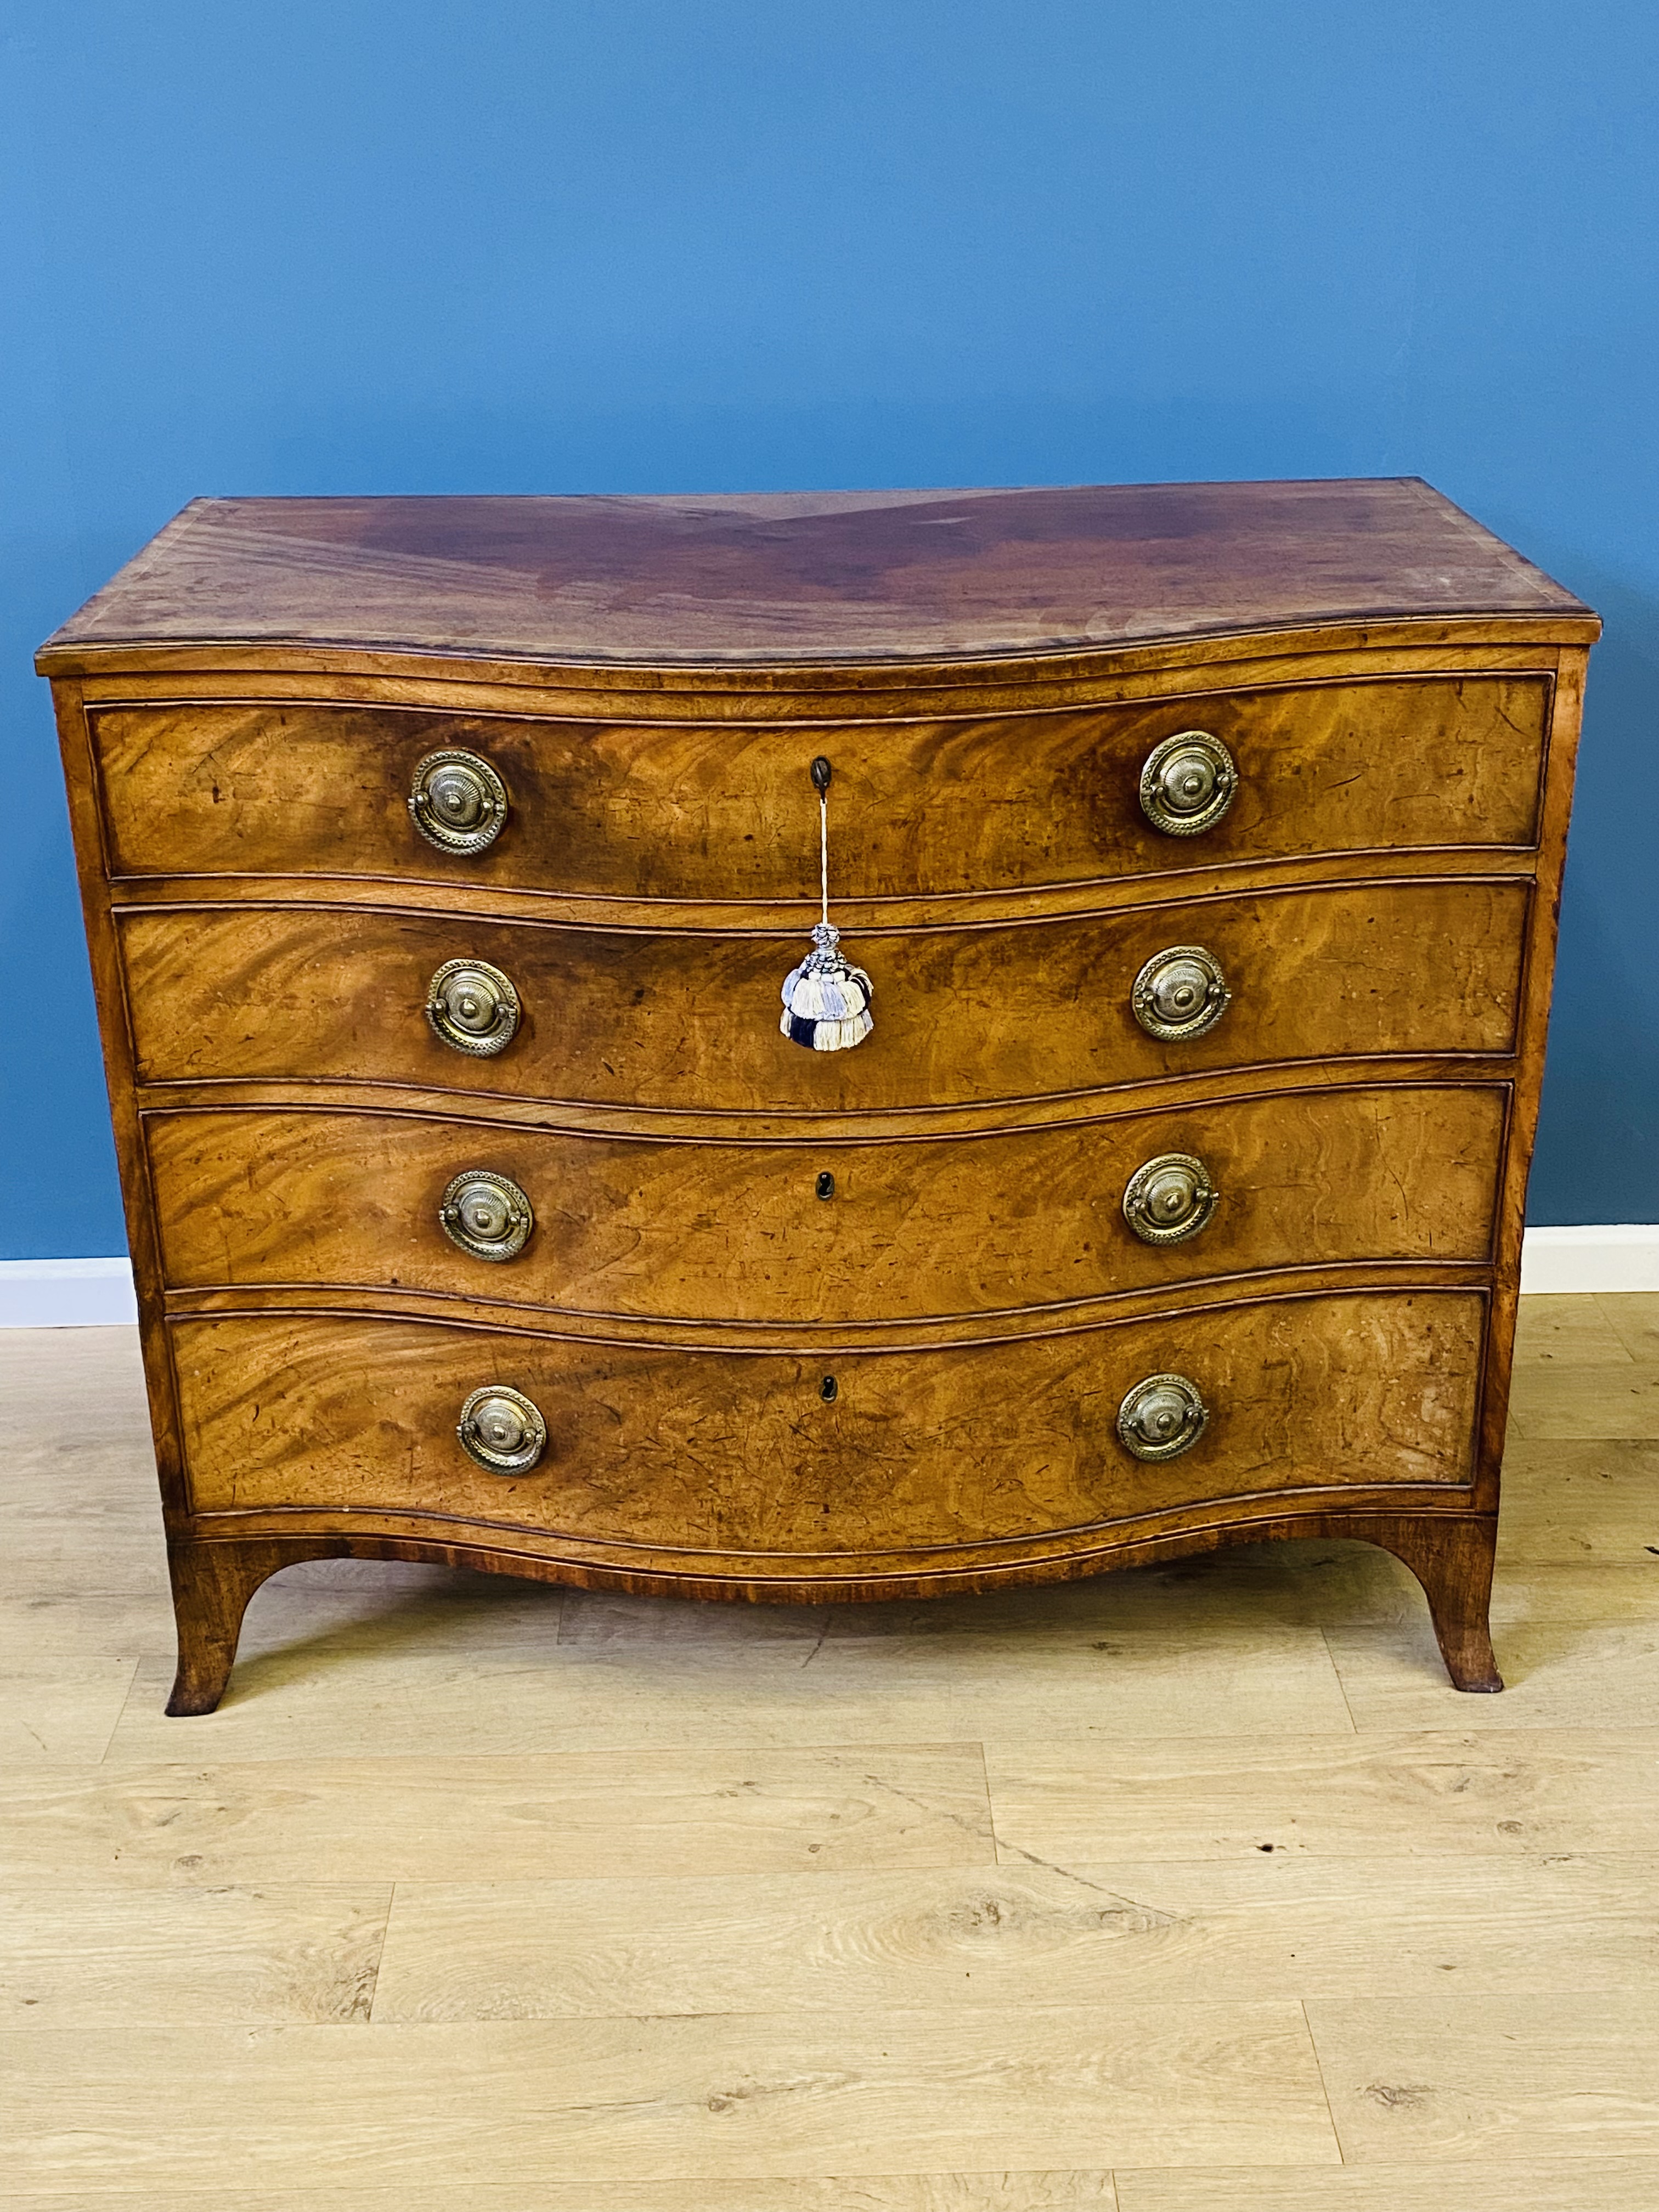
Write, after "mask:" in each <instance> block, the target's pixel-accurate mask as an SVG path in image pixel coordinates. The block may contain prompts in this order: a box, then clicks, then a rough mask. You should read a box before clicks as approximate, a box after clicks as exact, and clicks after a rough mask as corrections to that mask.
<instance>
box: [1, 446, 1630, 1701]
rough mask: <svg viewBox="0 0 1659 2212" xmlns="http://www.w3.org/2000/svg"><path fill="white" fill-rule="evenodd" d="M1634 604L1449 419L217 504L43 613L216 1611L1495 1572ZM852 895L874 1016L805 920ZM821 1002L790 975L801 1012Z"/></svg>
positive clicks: (176, 1536) (227, 1620) (1452, 1597)
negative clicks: (1253, 478) (1186, 1574)
mask: <svg viewBox="0 0 1659 2212" xmlns="http://www.w3.org/2000/svg"><path fill="white" fill-rule="evenodd" d="M1595 635H1597V624H1596V621H1595V617H1594V616H1593V615H1592V614H1591V613H1590V612H1589V610H1588V609H1587V608H1585V607H1584V606H1583V605H1581V604H1580V603H1579V602H1578V601H1577V599H1573V598H1572V597H1571V595H1570V594H1569V593H1567V592H1565V591H1563V590H1562V589H1560V588H1559V586H1556V585H1554V584H1553V583H1552V582H1551V581H1550V580H1548V579H1547V577H1545V576H1543V575H1542V574H1540V572H1539V571H1538V570H1537V569H1535V568H1533V567H1532V566H1530V565H1529V564H1528V562H1526V561H1524V560H1522V558H1521V557H1520V556H1519V555H1517V554H1516V553H1514V552H1512V551H1510V550H1509V549H1508V548H1507V547H1506V546H1504V545H1503V544H1500V543H1499V541H1498V540H1497V539H1496V538H1492V537H1491V536H1490V535H1489V534H1488V533H1487V532H1486V531H1484V530H1482V529H1481V528H1480V526H1478V525H1476V524H1475V523H1474V522H1473V521H1471V520H1469V519H1468V517H1467V516H1466V515H1464V514H1462V513H1461V512H1460V511H1459V510H1458V509H1456V508H1455V507H1452V506H1451V505H1450V504H1449V502H1447V501H1444V500H1443V499H1442V498H1441V497H1439V495H1437V494H1436V493H1434V492H1432V491H1431V490H1430V489H1428V487H1427V486H1426V485H1425V484H1423V483H1419V482H1417V481H1415V480H1401V481H1389V482H1356V483H1279V484H1220V485H1176V486H1164V487H1152V488H1148V487H1139V488H1135V487H1130V488H1085V489H1065V490H1036V491H996V492H981V491H975V492H911V493H887V494H867V495H866V494H857V495H854V494H845V495H836V494H826V495H800V496H793V497H755V498H729V499H725V498H697V499H691V498H687V499H591V498H590V499H531V498H526V499H483V498H481V499H386V500H374V499H363V500H356V499H351V500H347V499H342V500H225V501H197V502H195V503H194V504H193V505H191V507H187V508H186V509H185V512H184V513H182V514H181V515H179V517H178V518H177V519H176V520H174V521H173V522H172V523H171V524H169V525H168V526H167V528H166V529H165V530H164V531H163V532H161V535H160V537H158V538H156V539H155V542H154V543H153V544H151V545H150V546H149V547H148V548H147V549H146V550H145V551H144V552H143V553H142V554H140V555H139V556H138V557H137V559H136V560H135V561H134V562H132V563H131V565H130V566H129V567H128V568H125V569H124V570H123V571H122V573H121V574H119V575H118V577H117V578H116V579H115V580H114V582H113V583H112V584H111V585H110V586H108V587H107V588H106V590H105V591H103V592H100V593H99V594H98V596H97V597H96V598H94V599H92V600H91V601H90V602H89V603H88V605H87V606H86V607H85V608H84V609H82V611H81V613H80V614H79V615H77V616H76V617H75V619H74V620H73V621H72V622H70V623H69V624H68V625H67V626H66V627H65V628H64V629H62V630H60V631H59V632H58V635H56V636H55V637H54V638H52V640H51V641H50V642H49V643H48V644H47V645H46V647H43V649H42V651H41V653H40V664H39V665H40V668H41V670H42V671H43V672H44V673H45V674H46V675H48V676H49V677H50V678H52V687H53V690H54V693H55V696H56V703H57V711H58V724H59V728H60V732H61V736H62V741H63V749H64V763H65V771H66V775H67V778H68V785H69V793H70V805H71V810H72V814H73V818H74V825H75V835H76V847H77V851H78V855H79V864H80V869H81V877H82V888H83V893H84V898H85V905H86V914H87V922H88V934H89V938H90V942H91V949H92V957H93V965H94V976H95V981H96V985H97V992H98V1000H99V1009H100V1019H101V1023H102V1029H103V1038H104V1048H105V1054H106V1063H107V1068H108V1073H109V1082H110V1091H111V1097H112V1106H113V1110H114V1116H115V1126H116V1133H117V1138H118V1149H119V1154H120V1160H121V1168H122V1178H123V1185H124V1189H125V1204H126V1211H127V1220H128V1227H129V1233H130V1237H131V1251H132V1255H133V1263H134V1268H135V1273H136V1275H137V1285H138V1291H139V1301H140V1311H141V1316H142V1321H143V1344H144V1355H145V1359H146V1363H147V1370H148V1376H149V1395H150V1404H151V1410H152V1418H153V1422H154V1427H155V1446H156V1456H157V1462H158V1465H159V1469H160V1475H161V1493H162V1499H163V1505H164V1510H165V1515H166V1521H167V1538H168V1545H169V1552H170V1556H171V1560H172V1569H173V1589H174V1595H175V1600H176V1607H177V1613H178V1621H179V1679H178V1681H177V1684H176V1686H175V1687H174V1691H173V1701H172V1704H171V1705H170V1707H169V1710H170V1711H174V1712H200V1711H208V1710H210V1709H211V1707H212V1706H213V1705H214V1704H215V1703H216V1700H217V1699H218V1698H219V1696H220V1694H221V1692H222V1689H223V1687H224V1684H225V1681H226V1680H227V1678H228V1673H229V1669H230V1666H231V1662H232V1659H233V1656H234V1650H235V1643H236V1637H237V1632H238V1629H239V1626H240V1619H241V1614H242V1612H243V1609H244V1608H245V1607H246V1601H247V1599H248V1596H249V1595H250V1594H251V1593H252V1590H253V1589H255V1588H256V1587H257V1586H258V1583H259V1582H260V1581H261V1580H262V1579H263V1578H264V1577H265V1576H267V1575H269V1574H270V1573H272V1572H273V1571H276V1569H278V1568H280V1567H282V1566H283V1565H287V1564H289V1563H290V1562H292V1561H295V1560H300V1559H314V1558H319V1557H324V1556H329V1555H336V1554H342V1553H351V1554H357V1555H372V1556H380V1557H394V1558H398V1559H444V1560H451V1561H455V1562H459V1563H465V1564H466V1565H472V1566H477V1567H486V1568H492V1569H495V1570H498V1571H504V1572H510V1573H516V1574H525V1575H532V1576H540V1577H546V1578H549V1579H552V1580H558V1581H565V1582H571V1583H584V1584H589V1585H600V1586H611V1587H615V1588H619V1589H629V1590H636V1591H653V1592H666V1593H678V1594H681V1595H686V1596H691V1597H702V1598H726V1599H757V1598H788V1599H802V1598H836V1599H866V1598H874V1597H881V1596H889V1595H896V1596H915V1595H927V1594H930V1593H933V1592H938V1591H950V1590H978V1589H988V1588H990V1587H992V1586H993V1585H994V1584H996V1583H1000V1582H1008V1581H1024V1582H1036V1581H1043V1580H1049V1579H1055V1578H1059V1577H1069V1576H1076V1575H1083V1574H1091V1573H1095V1572H1097V1571H1100V1570H1102V1569H1103V1568H1106V1567H1110V1566H1115V1565H1121V1564H1126V1563H1133V1562H1139V1561H1146V1560H1151V1559H1161V1558H1167V1557H1169V1556H1170V1555H1172V1554H1174V1553H1181V1552H1185V1551H1192V1550H1197V1549H1204V1548H1208V1547H1213V1546H1215V1545H1217V1544H1219V1543H1222V1542H1225V1541H1236V1540H1240V1539H1255V1538H1261V1537H1266V1536H1273V1535H1298V1534H1299V1535H1307V1534H1316V1535H1321V1536H1353V1537H1362V1538H1367V1539H1369V1540H1370V1541H1373V1542H1375V1543H1378V1544H1382V1545H1384V1546H1386V1547H1389V1549H1390V1550H1392V1551H1394V1552H1395V1553H1398V1554H1399V1555H1400V1556H1401V1558H1402V1559H1405V1560H1407V1562H1408V1563H1409V1565H1411V1566H1412V1568H1413V1570H1414V1571H1415V1572H1416V1574H1417V1575H1418V1577H1419V1580H1420V1581H1421V1582H1422V1583H1423V1584H1424V1587H1425V1590H1426V1592H1427V1594H1428V1598H1429V1602H1430V1606H1431V1610H1432V1613H1433V1615H1434V1620H1435V1625H1436V1627H1437V1631H1438V1633H1439V1638H1440V1643H1441V1648H1442V1650H1443V1653H1444V1655H1445V1658H1446V1662H1447V1665H1448V1667H1449V1669H1450V1672H1451V1674H1452V1677H1453V1679H1454V1680H1455V1681H1456V1682H1457V1683H1458V1685H1459V1686H1460V1687H1462V1688H1466V1689H1496V1688H1497V1687H1498V1686H1499V1685H1498V1675H1497V1673H1496V1671H1495V1669H1494V1667H1493V1663H1492V1650H1491V1645H1490V1643H1489V1641H1488V1638H1487V1629H1486V1603H1487V1595H1488V1590H1489V1587H1490V1581H1491V1574H1492V1544H1493V1538H1494V1532H1495V1528H1496V1522H1497V1511H1498V1474H1499V1462H1500V1457H1501V1451H1502V1442H1503V1435H1504V1414H1505V1406H1506V1400H1507V1395H1508V1388H1509V1375H1510V1346H1511V1339H1512V1334H1513V1328H1514V1322H1515V1311H1516V1286H1517V1277H1518V1271H1519V1258H1520V1243H1521V1230H1522V1204H1523V1198H1524V1193H1525V1187H1526V1179H1527V1169H1528V1158H1529V1154H1530V1150H1531V1146H1532V1140H1533V1132H1534V1123H1535V1120H1536V1115H1537V1106H1538V1092H1539V1082H1540V1075H1541V1064H1542V1058H1543V1049H1544V1034H1545V1025H1546V1020H1547V1012H1548V1002H1549V990H1550V972H1551V963H1552V958H1553V947H1554V935H1555V913H1556V903H1557V894H1558V889H1559V878H1560V873H1561V867H1562V861H1563V855H1564V850H1565V839H1566V827H1567V814H1568V808H1569V803H1570V798H1571V777H1572V762H1573V751H1574V746H1575V743H1576V740H1577V729H1578V711H1579V700H1580V695H1581V691H1582V687H1583V671H1584V663H1585V659H1586V657H1587V653H1588V649H1589V645H1590V644H1591V642H1592V641H1593V640H1594V639H1595ZM819 759H823V760H826V761H828V762H829V764H830V771H831V775H832V782H831V787H830V802H829V824H830V834H829V898H830V902H831V910H832V913H833V917H834V920H835V921H836V924H837V926H838V927H839V928H840V929H841V931H842V934H843V937H844V939H845V944H846V953H847V957H849V958H850V959H851V960H853V961H855V962H856V963H858V965H859V966H860V967H861V968H862V969H865V970H866V971H867V973H868V975H869V976H870V978H871V979H872V991H873V1003H872V1013H873V1017H874V1029H873V1031H872V1034H871V1035H870V1036H867V1037H866V1038H865V1039H864V1040H863V1042H860V1043H859V1044H858V1045H857V1046H856V1048H853V1049H845V1050H836V1051H823V1050H802V1049H801V1048H799V1044H798V1043H797V1042H794V1041H793V1040H792V1038H791V1037H790V1036H788V1035H787V1034H784V1033H782V1032H781V1029H780V1015H779V996H780V988H781V985H782V982H783V978H784V976H785V975H786V974H787V972H788V971H789V970H790V969H793V967H794V966H795V964H796V963H798V962H799V960H800V958H801V957H802V955H803V954H804V952H805V950H806V943H807V932H808V930H809V929H810V927H811V925H812V924H813V923H814V922H815V921H817V919H818V911H819V909H818V898H819V892H820V883H819V860H820V851H819V817H818V801H817V791H816V789H815V788H814V784H813V781H812V778H811V773H810V771H811V768H812V764H813V763H814V762H815V761H817V760H819ZM786 1027H787V1024H786Z"/></svg>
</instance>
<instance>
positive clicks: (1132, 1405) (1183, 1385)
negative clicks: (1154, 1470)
mask: <svg viewBox="0 0 1659 2212" xmlns="http://www.w3.org/2000/svg"><path fill="white" fill-rule="evenodd" d="M1209 1418H1210V1409H1209V1407H1207V1406H1206V1404H1205V1403H1204V1401H1203V1400H1202V1398H1200V1396H1199V1395H1198V1389H1197V1385H1196V1384H1195V1383H1189V1382H1188V1380H1187V1377H1186V1376H1184V1375H1148V1376H1146V1379H1145V1380H1144V1381H1143V1382H1139V1383H1136V1384H1135V1386H1134V1388H1133V1390H1131V1391H1130V1393H1129V1395H1127V1398H1125V1400H1124V1401H1123V1403H1122V1404H1121V1406H1120V1407H1118V1409H1117V1433H1118V1439H1119V1441H1120V1443H1122V1444H1123V1445H1124V1446H1125V1447H1126V1448H1127V1449H1128V1450H1130V1451H1132V1452H1133V1454H1134V1455H1135V1457H1136V1458H1137V1459H1179V1458H1180V1456H1181V1455H1182V1452H1184V1451H1190V1450H1191V1449H1192V1448H1193V1446H1194V1444H1195V1443H1197V1442H1198V1440H1199V1438H1200V1437H1201V1436H1202V1435H1203V1433H1204V1426H1205V1424H1206V1421H1207V1420H1208V1419H1209Z"/></svg>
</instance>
